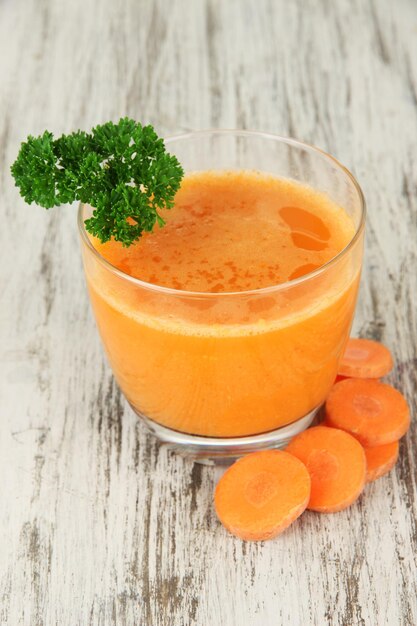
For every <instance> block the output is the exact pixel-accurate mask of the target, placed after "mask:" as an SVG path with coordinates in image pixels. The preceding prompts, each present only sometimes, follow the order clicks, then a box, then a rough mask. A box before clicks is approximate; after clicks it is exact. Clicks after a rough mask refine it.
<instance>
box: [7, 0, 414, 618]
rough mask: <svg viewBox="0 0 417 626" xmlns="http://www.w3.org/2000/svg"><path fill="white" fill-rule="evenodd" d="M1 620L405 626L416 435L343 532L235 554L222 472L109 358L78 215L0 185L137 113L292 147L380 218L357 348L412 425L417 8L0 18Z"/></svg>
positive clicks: (95, 9)
mask: <svg viewBox="0 0 417 626" xmlns="http://www.w3.org/2000/svg"><path fill="white" fill-rule="evenodd" d="M0 77H1V82H0V194H1V195H0V209H1V214H2V222H1V223H2V228H1V230H0V236H1V247H0V251H1V262H0V291H1V309H0V316H1V328H0V332H1V338H0V363H1V376H0V397H1V421H0V476H1V481H0V523H1V524H0V602H1V608H0V623H1V624H10V625H11V626H17V625H19V624H25V625H26V624H27V625H30V626H38V625H44V624H45V625H48V626H49V625H51V624H59V625H64V626H66V625H70V626H75V625H82V626H84V625H87V624H94V625H96V624H100V625H101V624H103V625H107V624H109V625H110V624H111V625H113V624H118V625H123V624H129V625H130V624H135V625H140V626H142V625H143V626H148V625H149V626H181V625H184V626H185V625H189V624H198V625H201V626H234V625H236V626H277V625H278V626H279V625H285V626H287V625H290V626H309V625H317V626H324V625H329V626H352V625H356V624H358V625H366V626H368V625H369V626H384V625H389V626H403V625H404V626H415V625H416V624H417V604H416V602H417V601H416V597H417V588H416V577H417V568H416V554H417V528H416V514H417V498H416V467H417V465H416V451H417V440H416V435H417V428H416V425H415V424H414V427H413V428H412V429H411V431H410V433H409V434H408V435H407V436H406V437H405V438H404V440H403V441H402V442H401V456H400V460H399V462H398V464H397V466H396V468H395V471H393V472H391V473H390V474H389V475H388V476H387V477H385V478H383V479H381V480H380V481H378V482H377V483H374V484H371V485H369V486H367V487H366V490H365V493H364V495H363V496H362V497H361V498H360V500H359V501H358V502H357V503H356V504H355V505H353V506H352V507H351V508H350V509H348V510H346V511H345V512H342V513H340V514H338V515H327V516H326V515H319V514H315V513H306V514H305V515H303V516H302V518H301V519H300V520H299V521H298V522H297V523H296V524H294V525H293V526H292V527H291V528H290V529H289V530H288V531H287V532H286V533H285V534H283V535H282V536H281V537H279V538H278V539H276V540H274V541H271V542H269V543H268V542H265V543H260V544H250V543H243V542H241V541H239V540H237V539H234V538H233V537H231V536H229V535H228V534H227V533H226V532H225V530H223V528H222V527H221V526H220V524H219V523H218V521H217V519H216V517H215V514H214V512H213V506H212V495H213V487H214V484H215V480H216V476H215V472H214V470H213V468H210V467H203V466H200V465H195V464H193V463H192V462H191V461H188V460H184V459H182V458H180V457H179V456H175V455H174V454H173V453H170V452H169V451H167V450H166V449H165V448H163V447H160V446H159V445H158V444H157V443H156V441H155V440H154V439H153V438H152V436H150V435H149V434H147V432H146V430H145V429H144V427H143V426H142V425H141V424H140V423H139V422H138V420H137V418H136V417H135V415H134V414H133V413H132V411H131V410H130V408H129V407H128V406H127V404H126V402H125V401H124V399H123V397H121V395H120V393H119V391H118V389H117V387H116V385H115V383H114V381H113V378H112V375H111V371H110V369H109V367H108V365H107V363H106V361H105V359H104V357H103V352H102V349H101V346H100V341H99V339H98V336H97V333H96V329H95V325H94V321H93V318H92V314H91V311H90V306H89V303H88V299H87V294H86V289H85V284H84V278H83V274H82V268H81V260H80V253H79V244H78V239H77V231H76V209H75V207H62V208H60V209H55V210H52V211H50V212H49V213H46V212H45V211H43V210H42V209H40V208H37V207H30V208H29V207H27V206H26V205H25V204H24V203H23V201H22V200H21V198H20V197H19V195H18V192H17V190H16V189H15V188H14V187H13V184H12V180H11V177H10V174H9V165H10V163H11V162H12V161H13V159H14V158H15V156H16V153H17V150H18V146H19V142H20V141H21V140H22V139H24V138H25V137H26V135H27V134H28V133H32V134H38V133H39V132H41V131H42V130H43V129H44V128H49V129H51V130H53V131H54V132H55V133H60V132H63V131H69V130H72V129H75V128H78V127H81V128H85V129H89V128H91V126H92V125H94V124H96V123H99V122H104V121H106V120H108V119H114V120H117V119H118V118H119V117H120V116H122V115H129V116H132V117H134V118H136V119H138V120H141V121H143V122H151V123H152V124H154V125H155V127H156V128H157V129H158V131H159V132H160V133H162V134H164V135H167V134H171V133H174V132H178V131H181V130H186V129H200V128H210V127H224V128H230V127H239V128H252V129H258V130H265V131H271V132H275V133H278V134H283V135H291V136H294V137H297V138H299V139H302V140H305V141H307V142H311V143H314V144H316V145H318V146H320V147H321V148H324V149H325V150H328V151H329V152H331V153H332V154H334V155H335V156H336V157H337V158H339V159H340V160H341V161H342V162H343V163H345V164H346V165H347V166H348V167H350V168H351V169H352V170H353V172H354V173H355V174H356V175H357V177H358V179H359V181H360V183H361V184H362V186H363V189H364V192H365V196H366V199H367V203H368V210H369V217H368V229H367V254H366V261H365V267H364V273H363V280H362V287H361V293H360V301H359V305H358V309H357V316H356V321H355V330H356V332H358V333H360V334H361V335H363V336H367V337H373V338H375V339H378V340H383V341H384V342H386V343H387V344H388V345H389V346H390V347H391V348H392V350H393V353H394V355H395V358H396V364H397V365H396V369H395V371H394V372H393V374H392V375H391V376H390V382H392V383H393V384H394V385H395V386H397V387H398V388H399V389H401V390H402V391H403V392H404V393H405V394H406V396H407V398H408V400H409V402H410V405H411V408H412V411H413V412H414V414H415V412H416V371H417V358H416V356H417V355H416V347H415V343H416V336H417V310H416V303H417V278H416V276H417V272H416V270H417V266H416V252H417V200H416V197H417V153H416V142H417V4H416V2H415V0H396V1H395V2H392V1H391V0H374V1H372V0H337V1H330V0H321V1H313V0H293V1H291V0H280V1H278V2H277V1H276V2H274V1H273V0H223V1H221V0H195V1H194V2H192V1H190V0H188V1H187V0H171V1H170V0H165V1H164V0H160V1H151V0H148V1H146V0H70V1H68V0H66V1H64V0H0Z"/></svg>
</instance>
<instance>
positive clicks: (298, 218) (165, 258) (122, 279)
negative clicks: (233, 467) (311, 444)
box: [79, 131, 365, 458]
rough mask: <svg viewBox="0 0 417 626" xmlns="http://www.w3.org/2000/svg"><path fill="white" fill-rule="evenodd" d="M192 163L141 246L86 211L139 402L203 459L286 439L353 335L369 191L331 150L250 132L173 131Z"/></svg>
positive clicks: (101, 283)
mask: <svg viewBox="0 0 417 626" xmlns="http://www.w3.org/2000/svg"><path fill="white" fill-rule="evenodd" d="M165 143H166V145H167V149H168V151H169V152H171V153H174V154H175V155H176V156H177V158H178V159H179V161H180V162H181V164H182V165H183V167H184V169H185V172H186V174H185V177H184V179H183V181H182V185H181V188H180V190H179V191H178V193H177V196H176V198H175V205H174V207H173V208H172V209H171V210H169V211H165V212H164V214H163V217H164V219H165V220H166V224H165V226H164V227H163V228H160V227H156V228H155V229H154V231H153V232H152V233H146V234H145V235H144V236H143V237H142V238H141V240H140V241H139V242H137V243H136V244H134V245H133V246H131V247H130V248H123V247H122V246H121V244H119V243H117V242H114V241H111V242H108V243H106V244H100V243H99V242H97V241H96V240H94V239H93V238H91V237H90V236H89V235H88V234H87V233H86V231H85V229H84V226H83V220H84V219H85V217H87V216H88V215H89V208H88V207H83V206H82V207H80V214H79V224H80V233H81V240H82V248H83V258H84V266H85V272H86V277H87V284H88V289H89V292H90V297H91V301H92V304H93V309H94V313H95V317H96V320H97V325H98V328H99V331H100V334H101V337H102V340H103V344H104V347H105V351H106V353H107V357H108V359H109V362H110V364H111V366H112V369H113V372H114V375H115V377H116V380H117V382H118V384H119V385H120V388H121V389H122V391H123V393H124V394H125V396H126V398H127V399H128V401H129V403H130V404H131V406H132V408H133V409H134V411H135V412H136V413H137V414H138V415H139V416H140V417H141V418H142V419H143V420H144V421H145V423H146V424H147V425H148V427H150V428H151V430H152V431H153V432H154V433H155V434H156V436H157V437H159V439H160V440H162V441H164V442H167V443H169V444H170V445H171V446H173V447H174V448H176V449H177V450H179V451H182V452H184V453H189V454H193V455H194V456H196V457H197V458H217V457H229V456H238V455H239V454H243V453H245V452H248V451H254V450H258V449H262V448H265V447H280V446H283V445H285V444H286V443H287V442H288V441H289V439H290V438H291V437H292V436H294V435H295V434H296V433H298V432H300V431H301V430H303V429H304V428H306V427H307V426H308V425H309V424H310V423H311V421H312V420H313V418H314V415H315V412H316V411H317V409H318V407H319V406H320V405H321V404H322V403H323V401H324V399H325V397H326V395H327V393H328V391H329V389H330V387H331V385H332V383H333V381H334V379H335V376H336V372H337V367H338V362H339V359H340V357H341V354H342V352H343V349H344V345H345V342H346V340H347V338H348V335H349V330H350V327H351V323H352V319H353V313H354V308H355V303H356V296H357V290H358V283H359V277H360V270H361V262H362V248H363V231H364V214H365V209H364V201H363V196H362V193H361V190H360V188H359V186H358V184H357V183H356V181H355V179H354V178H353V176H352V175H351V174H350V173H349V172H348V171H347V170H346V169H345V168H344V167H342V166H341V165H340V164H339V163H338V162H337V161H336V160H335V159H333V158H332V157H331V156H329V155H327V154H325V153H324V152H322V151H320V150H318V149H316V148H313V147H311V146H308V145H305V144H302V143H300V142H297V141H294V140H291V139H284V138H280V137H276V136H273V135H266V134H262V133H254V132H248V131H207V132H206V131H203V132H196V133H190V134H187V135H182V136H178V137H174V138H171V139H168V140H166V142H165Z"/></svg>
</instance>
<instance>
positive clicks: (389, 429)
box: [325, 378, 410, 446]
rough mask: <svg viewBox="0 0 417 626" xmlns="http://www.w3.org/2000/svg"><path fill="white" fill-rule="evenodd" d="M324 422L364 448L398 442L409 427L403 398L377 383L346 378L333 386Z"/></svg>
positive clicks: (398, 393)
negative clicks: (342, 431)
mask: <svg viewBox="0 0 417 626" xmlns="http://www.w3.org/2000/svg"><path fill="white" fill-rule="evenodd" d="M325 414H326V423H327V424H328V425H329V426H333V427H334V428H341V429H342V430H346V431H347V432H349V433H351V434H352V435H354V436H355V437H356V438H357V439H358V440H359V441H360V442H361V444H362V445H363V446H381V445H383V444H386V443H392V442H393V441H397V440H398V439H400V438H401V437H402V436H403V435H404V434H405V433H406V432H407V430H408V427H409V425H410V411H409V409H408V405H407V402H406V400H405V398H404V396H403V395H402V394H401V393H400V392H399V391H397V390H396V389H394V387H391V386H390V385H386V384H384V383H381V382H379V381H378V380H371V379H369V378H368V379H366V378H363V379H362V378H347V379H346V380H342V381H341V382H340V383H337V384H336V385H333V387H332V389H331V390H330V393H329V395H328V397H327V400H326V404H325Z"/></svg>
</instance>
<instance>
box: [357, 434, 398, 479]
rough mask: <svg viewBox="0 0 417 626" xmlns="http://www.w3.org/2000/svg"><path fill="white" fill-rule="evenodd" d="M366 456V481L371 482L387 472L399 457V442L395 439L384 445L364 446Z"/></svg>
mask: <svg viewBox="0 0 417 626" xmlns="http://www.w3.org/2000/svg"><path fill="white" fill-rule="evenodd" d="M364 450H365V456H366V482H367V483H370V482H372V481H373V480H376V479H377V478H380V477H381V476H384V474H387V473H388V472H389V471H390V470H391V469H392V468H393V467H394V465H395V464H396V462H397V459H398V450H399V443H398V441H393V442H392V443H386V444H385V445H383V446H372V447H368V448H364Z"/></svg>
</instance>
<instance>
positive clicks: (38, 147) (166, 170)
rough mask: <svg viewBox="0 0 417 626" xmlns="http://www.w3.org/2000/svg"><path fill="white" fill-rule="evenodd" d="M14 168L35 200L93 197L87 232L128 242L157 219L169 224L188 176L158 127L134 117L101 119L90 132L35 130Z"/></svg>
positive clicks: (49, 202)
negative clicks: (166, 215)
mask: <svg viewBox="0 0 417 626" xmlns="http://www.w3.org/2000/svg"><path fill="white" fill-rule="evenodd" d="M11 172H12V175H13V177H14V179H15V183H16V186H17V187H19V189H20V193H21V195H22V196H23V198H24V199H25V200H26V202H27V203H28V204H31V203H32V202H35V203H36V204H39V205H40V206H43V207H45V208H46V209H49V208H51V207H53V206H58V205H60V204H65V203H68V202H74V201H77V200H79V201H81V202H83V203H85V204H89V205H90V206H91V207H93V214H92V217H90V218H89V219H87V220H86V221H85V227H86V229H87V231H88V232H89V233H91V234H92V235H94V236H96V237H98V239H99V240H100V241H101V242H102V243H104V242H106V241H109V240H110V239H112V238H113V239H115V240H116V241H120V242H121V243H122V244H123V245H124V246H130V245H131V244H132V243H134V242H135V241H137V240H138V239H139V238H140V237H141V235H142V233H143V232H144V231H148V232H149V231H151V230H152V229H153V228H154V226H155V223H156V222H157V223H158V224H159V225H160V226H162V225H163V224H164V220H163V219H162V217H161V215H160V213H159V212H160V210H161V209H170V208H172V206H173V204H174V197H175V194H176V192H177V191H178V189H179V187H180V184H181V180H182V177H183V175H184V172H183V169H182V167H181V165H180V164H179V162H178V160H177V158H176V157H175V156H173V155H171V154H168V153H167V152H166V150H165V145H164V142H163V140H162V139H160V138H159V137H158V135H157V134H156V132H155V131H154V129H153V127H152V126H142V125H141V124H139V123H137V122H135V121H134V120H131V119H128V118H122V119H121V120H120V121H119V122H118V123H117V124H113V122H107V123H106V124H102V125H100V126H96V127H95V128H93V130H92V131H91V133H90V134H89V133H85V132H83V131H77V132H75V133H72V134H70V135H62V136H61V137H59V138H58V139H54V138H53V135H52V133H50V132H48V131H45V132H44V133H43V135H41V136H39V137H32V136H29V137H28V139H27V141H26V142H24V143H22V145H21V148H20V151H19V154H18V157H17V159H16V161H15V162H14V163H13V165H12V167H11Z"/></svg>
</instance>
